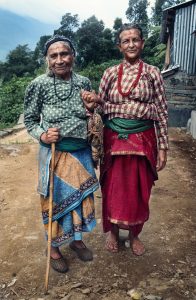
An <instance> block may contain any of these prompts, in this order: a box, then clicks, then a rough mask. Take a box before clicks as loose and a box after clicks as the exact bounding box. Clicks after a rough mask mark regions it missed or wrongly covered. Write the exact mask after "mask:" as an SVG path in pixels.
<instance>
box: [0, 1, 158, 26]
mask: <svg viewBox="0 0 196 300" xmlns="http://www.w3.org/2000/svg"><path fill="white" fill-rule="evenodd" d="M153 1H154V0H150V2H151V3H153ZM128 3H129V0H120V1H119V0H0V8H2V9H6V10H9V11H11V12H14V13H16V14H18V15H21V16H28V17H32V18H34V19H37V20H39V21H42V22H45V23H49V24H58V25H59V24H60V21H61V19H62V16H63V15H65V14H66V13H71V15H75V14H78V17H79V21H80V22H82V21H84V20H86V19H88V18H90V17H91V16H92V15H95V16H96V18H97V19H98V20H99V21H100V20H102V21H103V22H104V24H105V26H106V27H108V28H111V29H112V27H113V24H114V20H115V19H116V18H117V17H118V18H122V21H123V22H127V19H126V16H125V12H126V10H127V8H128Z"/></svg>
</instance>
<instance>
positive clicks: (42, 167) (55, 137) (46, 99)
mask: <svg viewBox="0 0 196 300" xmlns="http://www.w3.org/2000/svg"><path fill="white" fill-rule="evenodd" d="M44 55H45V56H46V61H47V64H48V69H49V72H48V73H47V74H44V75H41V76H39V77H37V78H36V79H34V80H33V81H32V82H31V84H30V85H29V86H28V88H27V90H26V95H25V102H24V122H25V125H26V128H27V130H28V132H29V133H30V134H31V135H32V136H33V137H34V138H36V139H37V140H38V141H39V142H40V152H39V183H38V192H39V193H40V195H41V205H42V217H43V223H44V225H45V229H46V235H47V227H48V208H49V206H48V203H49V195H48V193H49V168H50V160H51V143H55V146H56V151H55V169H54V196H53V199H54V202H53V220H52V247H51V258H50V264H51V266H52V267H53V269H55V270H56V271H58V272H62V273H64V272H66V271H67V270H68V265H67V262H66V260H65V258H64V257H63V255H62V254H61V252H60V250H59V247H60V246H61V245H63V244H64V243H65V242H67V241H70V239H72V240H73V241H72V242H71V243H70V247H71V249H72V250H74V251H75V252H76V253H77V255H78V257H79V258H80V259H81V260H83V261H89V260H92V259H93V254H92V252H91V250H89V249H88V248H87V247H86V246H85V244H84V243H83V241H82V232H89V231H91V230H92V229H93V228H94V226H95V224H96V222H95V215H94V200H93V192H94V191H95V190H96V189H97V188H98V187H99V184H98V181H97V178H96V175H95V172H94V166H93V161H92V155H91V149H90V147H89V145H88V142H87V111H86V107H87V108H88V110H92V109H93V107H94V104H93V103H89V104H88V103H85V106H86V107H85V106H84V103H83V101H82V98H81V90H82V89H85V90H88V91H90V90H91V84H90V81H89V79H88V78H86V77H83V76H80V75H78V74H76V73H74V72H73V70H72V67H73V63H74V57H75V49H74V47H73V45H72V42H71V41H70V40H69V39H67V38H65V37H62V36H54V37H52V38H51V39H50V40H48V41H47V43H46V45H45V50H44Z"/></svg>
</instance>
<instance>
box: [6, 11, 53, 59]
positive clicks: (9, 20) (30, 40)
mask: <svg viewBox="0 0 196 300" xmlns="http://www.w3.org/2000/svg"><path fill="white" fill-rule="evenodd" d="M56 28H58V24H57V25H54V24H46V23H42V22H40V21H38V20H36V19H33V18H30V17H23V16H19V15H17V14H14V13H12V12H9V11H7V10H2V9H0V45H1V47H0V60H1V61H3V60H5V58H6V55H7V54H8V53H9V51H10V50H13V49H15V48H16V46H17V45H19V44H20V45H25V44H28V45H29V48H30V49H32V50H34V48H35V46H36V43H37V42H38V40H39V38H40V36H42V35H52V34H53V31H54V29H56Z"/></svg>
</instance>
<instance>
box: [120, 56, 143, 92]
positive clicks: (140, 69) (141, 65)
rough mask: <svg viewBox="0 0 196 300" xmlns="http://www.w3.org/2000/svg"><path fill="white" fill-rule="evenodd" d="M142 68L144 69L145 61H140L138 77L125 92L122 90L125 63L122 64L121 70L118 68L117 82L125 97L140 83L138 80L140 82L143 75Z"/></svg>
mask: <svg viewBox="0 0 196 300" xmlns="http://www.w3.org/2000/svg"><path fill="white" fill-rule="evenodd" d="M142 69H143V61H140V63H139V70H138V74H137V77H136V79H135V80H134V81H133V83H132V84H131V87H130V89H129V90H128V91H127V92H123V91H122V87H121V81H122V76H123V63H122V64H120V66H119V70H118V82H117V85H118V92H119V93H120V94H121V95H122V96H123V97H127V96H129V95H130V94H131V92H132V90H133V89H134V88H135V87H136V86H137V85H138V82H139V80H140V77H141V73H142Z"/></svg>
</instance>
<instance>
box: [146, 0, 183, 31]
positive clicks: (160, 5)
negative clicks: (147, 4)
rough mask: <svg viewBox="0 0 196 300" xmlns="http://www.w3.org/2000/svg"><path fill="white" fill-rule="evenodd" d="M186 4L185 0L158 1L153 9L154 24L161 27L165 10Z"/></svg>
mask: <svg viewBox="0 0 196 300" xmlns="http://www.w3.org/2000/svg"><path fill="white" fill-rule="evenodd" d="M181 2H184V0H156V1H155V6H154V8H152V19H151V21H152V24H153V25H155V26H158V25H161V21H162V13H163V9H165V8H167V7H169V6H172V5H175V4H179V3H181Z"/></svg>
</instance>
